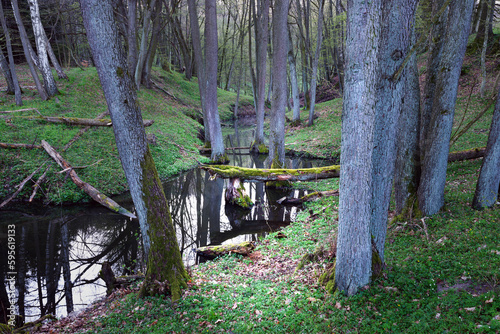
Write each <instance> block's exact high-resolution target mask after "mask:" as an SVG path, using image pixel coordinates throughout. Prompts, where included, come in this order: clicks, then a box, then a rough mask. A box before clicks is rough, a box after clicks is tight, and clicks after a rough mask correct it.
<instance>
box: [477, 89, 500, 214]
mask: <svg viewBox="0 0 500 334" xmlns="http://www.w3.org/2000/svg"><path fill="white" fill-rule="evenodd" d="M499 185H500V91H499V94H498V95H497V102H496V105H495V111H494V113H493V120H492V121H491V127H490V134H489V136H488V144H487V145H486V152H485V155H484V158H483V164H482V165H481V171H480V172H479V178H478V180H477V185H476V192H475V194H474V200H473V201H472V207H473V208H475V209H478V210H479V209H483V208H486V207H491V206H493V205H494V204H495V203H496V202H497V201H498V191H499Z"/></svg>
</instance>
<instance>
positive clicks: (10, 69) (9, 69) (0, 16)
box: [0, 3, 23, 106]
mask: <svg viewBox="0 0 500 334" xmlns="http://www.w3.org/2000/svg"><path fill="white" fill-rule="evenodd" d="M0 20H1V24H2V29H3V33H4V36H5V45H6V47H7V57H9V64H8V66H5V65H6V61H5V62H3V65H2V69H3V71H4V73H5V79H6V80H7V84H8V86H9V85H12V87H11V89H12V92H14V94H15V99H16V105H18V106H22V105H23V100H22V97H21V86H20V85H19V80H18V78H17V74H16V67H15V64H14V55H13V53H12V44H11V41H10V32H9V28H8V27H7V24H6V22H5V15H4V11H3V7H2V4H1V3H0ZM2 58H3V59H4V60H5V58H4V56H3V54H2ZM9 78H10V80H9ZM7 91H9V89H7Z"/></svg>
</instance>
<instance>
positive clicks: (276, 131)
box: [269, 0, 289, 168]
mask: <svg viewBox="0 0 500 334" xmlns="http://www.w3.org/2000/svg"><path fill="white" fill-rule="evenodd" d="M288 7H289V0H284V1H277V2H276V3H275V4H274V12H273V36H272V37H273V38H272V39H273V51H274V52H273V69H272V75H273V97H272V103H271V128H270V136H269V162H270V166H271V167H272V168H280V167H283V166H284V165H285V111H286V100H287V96H288V89H287V80H286V77H287V72H286V64H287V54H288V31H287V29H288V25H287V19H288Z"/></svg>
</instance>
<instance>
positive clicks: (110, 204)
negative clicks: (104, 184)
mask: <svg viewBox="0 0 500 334" xmlns="http://www.w3.org/2000/svg"><path fill="white" fill-rule="evenodd" d="M42 146H43V148H44V149H45V151H46V152H47V153H48V154H49V155H50V156H51V157H52V159H54V160H55V161H56V162H57V164H58V165H59V166H61V167H62V168H70V170H69V171H68V173H69V176H70V177H71V180H73V182H74V183H75V184H76V185H77V186H78V188H80V189H82V190H83V191H85V192H86V193H87V194H88V195H89V196H90V197H92V199H93V200H94V201H96V202H97V203H99V204H101V205H103V206H105V207H107V208H108V209H110V210H112V211H114V212H117V213H119V214H122V215H124V216H127V217H131V218H137V217H136V216H135V215H134V214H133V213H131V212H130V211H128V210H127V209H125V208H123V207H121V206H120V205H119V204H118V203H116V202H115V201H113V200H112V199H111V198H109V197H108V196H106V195H104V194H103V193H101V192H100V191H99V190H97V189H96V188H94V187H93V186H91V185H90V184H88V183H87V182H84V181H82V179H80V178H79V177H78V175H77V174H76V172H75V171H74V170H73V169H72V168H71V165H70V164H69V163H68V162H67V161H66V160H64V159H63V157H62V156H61V155H60V154H59V153H57V152H56V150H54V148H53V147H52V146H50V144H49V143H47V142H46V141H45V140H42Z"/></svg>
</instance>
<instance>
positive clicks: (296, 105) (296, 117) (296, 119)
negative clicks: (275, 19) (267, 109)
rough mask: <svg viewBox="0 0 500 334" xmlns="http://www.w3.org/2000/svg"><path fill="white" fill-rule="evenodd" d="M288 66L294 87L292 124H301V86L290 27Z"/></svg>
mask: <svg viewBox="0 0 500 334" xmlns="http://www.w3.org/2000/svg"><path fill="white" fill-rule="evenodd" d="M288 65H289V67H290V83H291V86H292V100H293V112H292V122H293V123H294V124H298V123H300V101H299V84H298V82H297V68H296V63H295V55H294V54H293V43H292V33H291V31H290V27H289V29H288Z"/></svg>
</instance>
